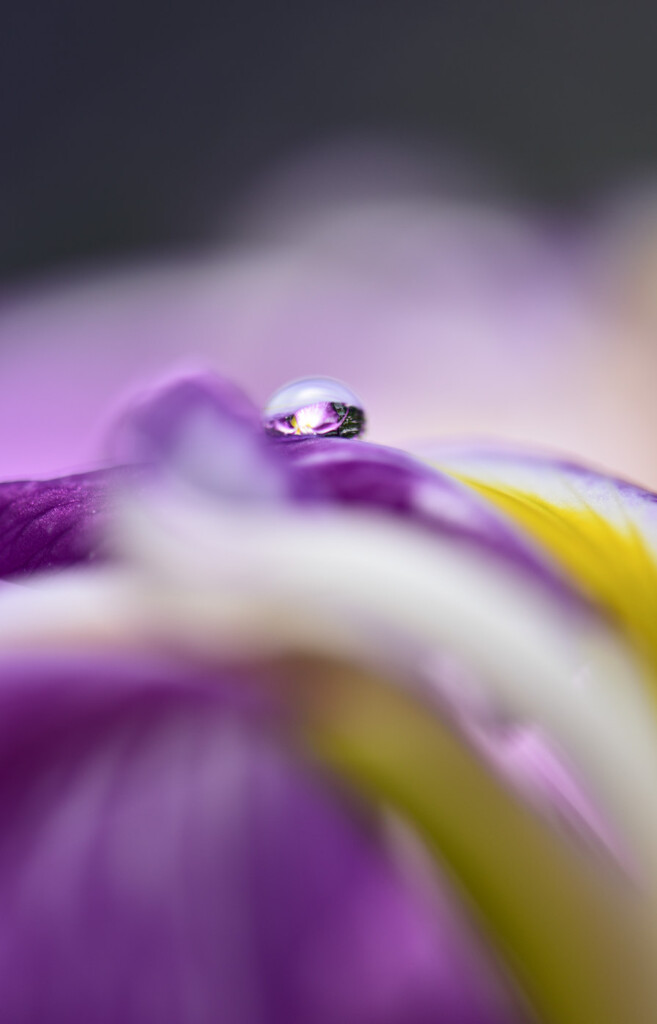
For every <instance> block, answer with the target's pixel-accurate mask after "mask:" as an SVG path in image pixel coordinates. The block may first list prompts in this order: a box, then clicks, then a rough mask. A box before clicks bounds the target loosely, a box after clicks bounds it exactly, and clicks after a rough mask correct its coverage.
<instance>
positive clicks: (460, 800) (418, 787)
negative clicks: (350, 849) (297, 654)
mask: <svg viewBox="0 0 657 1024" xmlns="http://www.w3.org/2000/svg"><path fill="white" fill-rule="evenodd" d="M295 673H297V674H299V673H300V674H301V676H302V679H301V680H300V682H299V685H298V687H297V689H298V692H299V700H300V702H301V706H302V707H303V708H304V710H305V719H304V726H305V730H306V739H307V741H308V742H309V743H310V746H311V749H312V751H313V753H314V754H315V756H319V757H320V758H321V759H322V760H323V761H324V762H325V763H327V764H328V765H329V766H330V767H331V768H332V769H333V770H334V771H335V770H337V771H338V772H339V773H341V774H343V775H344V776H345V777H346V778H347V779H348V780H350V781H351V782H352V783H353V784H355V785H356V787H357V788H358V789H360V790H361V791H362V792H363V793H364V794H365V795H367V796H368V797H369V798H374V799H375V800H377V801H378V802H382V803H384V804H385V805H386V806H388V807H391V808H393V809H394V810H396V811H397V812H398V813H399V814H401V815H402V816H403V817H404V818H405V820H407V821H409V822H410V823H411V824H412V825H413V826H414V828H415V829H416V831H417V832H418V834H419V835H420V837H421V838H422V839H423V840H424V842H425V843H426V845H427V847H428V849H429V850H430V851H431V852H432V854H433V855H434V857H435V858H436V860H437V861H439V862H440V863H441V865H443V866H444V867H446V868H447V869H448V871H449V872H450V873H451V874H452V876H453V879H454V881H455V882H456V884H457V886H458V888H460V890H461V892H462V893H463V894H464V895H465V897H466V899H467V901H468V902H469V903H470V904H471V906H472V909H473V912H474V914H475V917H477V918H478V919H479V920H480V922H481V923H482V925H483V928H484V930H485V931H487V932H488V935H489V937H490V938H491V939H493V942H494V944H495V946H496V948H497V949H498V950H499V951H500V952H501V953H502V954H503V955H504V957H505V958H506V961H507V963H508V965H509V967H510V968H511V970H512V972H513V974H514V975H515V977H516V978H517V980H518V981H519V983H520V985H521V987H522V989H523V990H524V991H525V993H526V995H527V996H528V997H529V999H530V1002H531V1003H532V1004H533V1005H534V1007H535V1009H536V1010H537V1011H538V1014H539V1019H540V1020H542V1021H545V1022H550V1024H585V1022H587V1024H588V1022H589V1021H591V1022H593V1021H595V1024H628V1022H630V1021H631V1022H632V1024H648V1022H649V1021H651V1020H653V1013H654V1006H655V1001H654V993H651V991H650V986H651V984H652V983H651V982H650V981H649V975H650V966H649V964H648V963H647V961H648V953H647V950H648V944H647V941H646V938H645V935H644V933H643V922H642V921H641V919H640V909H639V906H637V904H638V903H639V901H638V900H635V899H634V897H635V896H636V895H637V894H632V893H629V892H628V891H627V890H626V889H625V888H624V887H623V885H621V884H620V880H619V879H615V878H614V877H613V875H612V873H611V872H605V871H603V870H602V869H601V865H599V864H595V863H592V862H591V861H590V859H588V858H587V857H585V856H584V855H583V854H582V852H581V851H580V850H579V849H578V848H575V847H574V846H572V845H570V844H569V843H567V842H566V841H565V840H564V839H563V838H562V837H560V836H558V835H557V834H556V833H554V832H553V831H552V830H551V829H550V828H549V826H548V825H547V823H546V822H544V821H543V820H542V819H541V818H539V817H538V816H537V815H535V814H534V813H533V812H531V811H529V810H528V809H527V808H526V807H525V806H524V805H522V804H521V803H520V802H519V800H518V799H517V798H516V797H514V796H513V795H512V794H511V793H510V792H509V791H508V790H507V789H506V788H505V787H504V786H503V785H502V784H501V783H500V782H499V781H498V780H497V779H495V778H494V777H493V776H492V775H491V774H490V772H489V771H487V769H486V768H485V767H484V766H483V764H481V763H480V762H479V761H478V759H477V758H476V756H475V755H474V754H473V753H472V752H471V751H470V750H469V749H468V748H467V746H466V745H465V744H464V743H463V742H462V741H461V740H460V739H459V738H458V736H456V735H455V734H454V733H453V732H452V731H451V730H450V729H449V728H448V727H447V726H446V725H445V724H444V723H442V722H441V721H440V720H439V719H438V718H436V717H435V716H434V715H432V714H430V713H428V712H427V711H426V710H425V709H423V708H422V706H421V705H420V704H419V703H417V702H416V701H415V700H412V699H411V698H409V696H408V694H407V693H404V692H402V691H400V690H399V689H395V688H394V687H393V686H390V685H388V684H386V683H384V682H382V681H381V680H380V679H377V678H375V677H372V676H365V675H364V674H363V673H362V672H359V671H355V670H350V669H348V668H344V667H336V666H326V665H325V666H323V667H322V666H318V665H316V664H313V665H310V666H307V667H306V670H305V671H303V670H302V669H300V668H299V666H297V667H296V668H295V667H294V666H292V669H291V674H292V675H294V674H295ZM288 678H289V677H288ZM309 681H311V683H310V682H309ZM297 706H298V705H297Z"/></svg>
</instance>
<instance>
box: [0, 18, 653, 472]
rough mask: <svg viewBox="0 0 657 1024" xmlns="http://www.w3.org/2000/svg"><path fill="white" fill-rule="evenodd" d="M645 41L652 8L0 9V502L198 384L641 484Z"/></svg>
mask: <svg viewBox="0 0 657 1024" xmlns="http://www.w3.org/2000/svg"><path fill="white" fill-rule="evenodd" d="M656 39H657V7H656V6H655V5H654V4H651V3H648V2H647V0H646V2H637V0H634V2H632V3H629V4H628V3H622V2H620V0H597V2H593V0H588V2H585V0H570V2H569V3H563V4H562V3H556V4H551V5H538V4H528V3H523V2H520V0H517V2H505V0H500V2H498V3H495V4H491V3H489V2H484V0H470V2H466V3H463V2H461V3H456V2H451V0H445V2H441V3H437V2H429V0H427V2H420V0H376V2H364V0H348V2H340V0H336V2H333V3H324V4H312V5H309V4H307V3H304V4H301V3H295V2H291V3H289V4H285V5H276V4H271V3H265V2H264V0H257V2H254V0H241V2H240V3H230V2H224V3H217V2H214V3H210V2H205V3H201V2H199V0H188V2H186V3H183V2H182V0H174V2H171V3H168V4H162V3H155V2H145V0H132V2H130V3H128V2H127V0H116V2H114V3H113V4H111V5H99V4H89V3H88V2H86V3H83V2H82V0H59V2H58V3H56V4H53V3H51V2H46V0H36V2H30V0H27V2H25V3H21V4H18V3H14V4H12V5H10V6H9V7H8V8H7V9H6V10H5V11H4V18H3V30H2V33H1V34H0V97H1V99H0V139H1V140H2V143H1V150H0V151H1V153H2V159H1V160H0V383H1V385H2V401H1V402H0V436H1V437H2V444H1V445H0V475H1V476H4V477H7V476H17V475H18V476H20V475H29V474H35V475H47V474H48V473H54V472H60V471H64V470H69V469H71V470H72V469H76V468H83V467H84V466H86V465H90V464H92V463H93V460H94V458H95V453H96V452H97V450H98V438H99V436H100V433H101V432H102V427H103V423H104V421H105V419H106V417H107V416H108V415H110V413H111V409H112V407H113V405H114V404H115V403H116V402H117V401H119V400H120V398H121V396H122V395H123V394H124V393H125V391H126V389H130V388H133V387H135V386H138V385H139V383H140V382H141V381H145V380H149V379H151V378H152V377H153V376H155V377H157V376H160V375H162V374H164V373H166V372H170V371H171V370H172V369H175V368H176V367H186V366H198V365H208V364H209V365H212V366H214V367H215V368H216V369H217V370H218V371H219V372H222V373H224V374H227V375H229V376H231V377H233V378H234V379H236V380H237V381H238V382H239V383H241V384H242V385H243V386H244V387H245V388H246V389H247V390H248V391H249V392H250V393H251V394H252V396H253V397H254V398H255V399H256V401H258V402H264V400H265V399H266V398H267V396H268V393H269V392H270V391H272V390H273V389H275V388H276V387H278V386H279V385H280V384H282V383H283V382H285V381H286V380H288V379H290V378H294V377H297V376H303V375H307V374H318V373H319V374H330V375H332V376H337V377H339V378H341V379H344V380H345V381H346V382H347V383H348V384H349V385H350V386H352V387H353V388H355V389H356V390H357V391H358V392H359V393H360V394H361V395H362V397H363V400H364V403H365V406H366V409H367V411H368V414H369V420H370V424H371V430H370V436H371V437H372V438H373V439H376V440H380V441H383V442H386V443H398V444H412V443H413V442H414V441H415V440H422V439H424V438H427V437H441V436H445V437H451V436H453V435H454V434H458V435H464V434H466V435H473V434H474V435H478V436H482V435H484V436H486V437H496V438H501V439H505V440H511V441H515V442H521V443H523V444H528V445H533V446H537V445H538V446H541V447H547V448H549V449H554V450H557V451H560V452H567V453H571V454H574V455H577V456H579V457H581V458H583V459H586V460H588V461H591V462H593V463H596V464H598V465H601V466H603V467H607V468H609V469H611V470H614V471H616V472H619V473H621V474H622V475H624V476H628V477H631V478H634V479H636V480H639V481H640V482H644V483H646V484H650V485H652V486H654V487H657V450H656V445H655V440H654V439H655V436H656V430H655V428H656V426H657V409H656V407H655V401H654V379H655V371H657V189H656V187H655V183H656V182H657V122H656V120H655V108H656V100H657V62H656V61H655V59H654V47H655V40H656Z"/></svg>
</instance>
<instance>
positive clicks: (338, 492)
mask: <svg viewBox="0 0 657 1024" xmlns="http://www.w3.org/2000/svg"><path fill="white" fill-rule="evenodd" d="M278 448H279V449H280V450H281V452H282V453H284V455H285V456H287V458H288V460H289V461H290V463H291V467H292V475H293V480H294V493H295V495H296V496H297V497H298V498H299V499H301V500H310V501H325V502H327V503H331V504H339V505H349V506H351V507H360V508H368V509H375V510H377V511H380V512H383V513H385V514H392V515H395V516H397V517H400V518H404V519H407V520H409V521H411V522H412V523H414V524H416V525H418V526H421V527H423V528H426V529H429V530H431V531H432V532H433V533H436V534H439V535H441V536H446V537H448V538H450V539H452V540H456V541H464V542H467V543H470V544H473V545H474V546H475V547H476V548H477V549H479V550H480V551H482V553H485V554H489V555H490V554H492V555H494V556H495V557H501V558H503V559H504V560H505V561H506V562H507V563H508V564H509V565H512V566H515V567H516V568H519V569H521V570H525V571H528V572H530V573H531V574H532V575H534V576H536V577H537V578H539V579H540V580H541V581H542V582H543V583H544V584H546V585H548V586H549V587H550V588H551V589H552V590H553V591H555V592H556V593H558V594H559V595H560V596H561V597H562V598H564V599H567V600H573V597H574V595H573V593H572V589H571V586H570V583H569V582H568V581H567V580H566V579H565V578H564V576H563V575H562V574H561V573H560V572H559V570H558V569H557V568H556V566H555V565H554V564H553V563H552V561H551V560H550V559H549V558H548V557H547V556H546V555H545V554H544V553H543V552H542V551H541V550H540V549H539V548H538V547H537V545H535V544H534V543H533V542H532V541H531V540H530V539H529V538H527V537H525V535H524V534H523V533H522V532H521V531H520V530H519V529H518V528H517V527H516V526H515V525H513V524H511V523H510V522H509V521H508V520H507V519H506V517H505V516H503V515H501V514H500V513H498V512H497V511H496V510H495V509H494V508H493V507H492V506H490V505H489V504H488V503H487V502H486V501H485V500H484V499H483V498H480V497H478V496H477V495H476V494H474V493H473V491H472V490H471V489H470V488H468V487H467V486H465V485H464V484H461V483H459V481H458V480H455V479H454V478H453V477H450V476H449V475H448V474H446V473H441V472H440V471H439V470H437V469H434V468H432V467H431V466H429V465H427V464H426V463H423V462H421V461H420V460H418V459H416V458H414V457H413V456H410V455H407V454H406V453H405V452H402V451H398V450H396V449H394V448H388V447H384V446H381V445H374V444H370V443H368V442H364V441H357V440H348V441H345V440H342V439H340V438H331V439H324V438H319V437H315V438H307V439H305V438H304V439H300V440H298V441H296V442H294V443H289V444H288V443H280V444H279V445H278Z"/></svg>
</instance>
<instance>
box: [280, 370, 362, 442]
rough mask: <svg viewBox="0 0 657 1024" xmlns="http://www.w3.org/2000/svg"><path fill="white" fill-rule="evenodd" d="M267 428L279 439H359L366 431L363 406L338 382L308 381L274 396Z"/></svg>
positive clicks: (315, 379)
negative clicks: (318, 436)
mask: <svg viewBox="0 0 657 1024" xmlns="http://www.w3.org/2000/svg"><path fill="white" fill-rule="evenodd" d="M262 419H263V424H264V427H265V430H266V431H267V433H268V434H272V435H273V436H275V437H288V438H298V437H307V436H308V435H321V436H322V437H358V436H359V434H362V433H363V431H364V429H365V413H364V411H363V403H362V402H361V400H360V399H359V398H358V396H357V395H355V394H354V393H353V391H351V390H350V389H349V388H348V387H346V386H345V385H344V384H341V383H340V381H338V380H332V379H331V378H330V377H305V378H304V379H303V380H295V381H292V383H291V384H286V385H285V386H284V387H282V388H279V389H278V391H276V392H274V394H273V395H272V396H271V398H270V399H269V401H268V402H267V404H266V406H265V408H264V411H263V414H262Z"/></svg>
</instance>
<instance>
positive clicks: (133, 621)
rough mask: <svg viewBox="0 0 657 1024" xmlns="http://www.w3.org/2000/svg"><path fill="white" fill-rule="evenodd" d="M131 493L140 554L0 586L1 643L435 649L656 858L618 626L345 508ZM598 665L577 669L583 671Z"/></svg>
mask: <svg viewBox="0 0 657 1024" xmlns="http://www.w3.org/2000/svg"><path fill="white" fill-rule="evenodd" d="M279 509H280V510H275V506H273V505H268V506H266V507H263V506H257V505H254V506H251V507H246V508H245V507H242V508H239V509H237V508H236V507H235V506H232V505H229V504H227V505H221V504H219V503H216V502H213V503H210V502H208V503H207V504H206V505H203V504H201V503H200V502H195V503H194V504H193V505H192V504H189V503H187V502H185V501H183V500H182V499H180V500H179V499H175V498H173V496H172V495H171V494H169V495H168V496H167V498H166V500H157V499H152V500H148V499H146V498H145V497H144V496H142V497H140V498H139V499H130V500H128V501H127V502H126V504H125V506H124V509H123V514H122V518H121V519H120V522H121V530H120V534H119V541H120V544H121V546H122V549H123V551H124V553H125V555H126V556H127V560H128V565H129V566H131V568H128V569H124V570H97V571H96V572H94V573H89V572H85V573H70V574H65V575H62V576H60V577H58V578H56V579H54V578H51V579H49V580H43V581H42V582H40V583H39V582H37V583H36V584H34V585H33V586H32V587H31V588H24V589H23V590H22V592H21V593H20V595H18V596H17V595H16V594H15V593H14V591H12V592H11V593H10V592H7V593H5V594H0V650H3V649H5V650H6V649H10V648H16V647H21V646H23V647H24V646H26V645H31V646H33V645H34V644H35V643H41V644H48V643H51V642H53V641H54V642H58V643H60V644H62V643H63V644H66V643H67V642H72V643H79V642H80V641H82V640H83V638H85V637H86V641H87V642H91V643H94V644H101V645H107V644H108V643H111V644H116V643H122V644H124V645H128V646H133V645H135V644H139V643H141V644H157V645H166V647H168V648H169V649H171V648H173V649H178V650H179V651H183V652H184V651H188V652H189V653H192V654H194V655H197V656H198V655H203V656H208V655H209V656H216V657H224V658H225V657H226V656H227V655H228V656H233V655H237V656H247V657H251V656H253V655H256V654H268V653H275V652H277V651H281V650H287V649H289V648H295V649H302V650H308V651H311V652H318V653H324V654H328V655H333V656H335V655H338V656H340V655H342V656H345V657H348V658H353V659H356V660H357V661H360V662H363V663H366V664H371V665H374V667H380V666H382V665H383V666H386V667H387V668H388V669H390V668H392V669H393V671H394V670H395V668H399V669H400V670H403V669H406V671H407V670H408V657H409V652H410V653H411V654H412V656H413V657H417V658H418V660H419V659H422V658H425V657H430V655H431V653H432V652H435V651H436V650H437V649H441V650H443V651H446V652H448V653H449V654H450V655H454V656H455V657H457V658H459V659H461V660H462V661H464V662H465V663H466V664H468V665H470V666H472V667H473V668H474V670H475V671H476V673H477V675H478V677H479V678H480V679H481V680H482V681H483V684H484V685H485V686H486V687H487V688H488V689H489V691H490V693H491V695H493V696H494V698H495V700H496V701H497V702H499V703H500V704H501V705H502V706H503V707H504V708H505V709H507V710H508V711H509V713H510V714H512V715H515V716H517V717H519V718H521V719H525V720H530V721H533V722H535V723H537V724H538V725H540V726H542V727H544V728H545V729H546V731H547V732H548V734H549V735H551V736H552V737H554V739H555V740H556V741H557V743H559V744H560V745H561V746H562V747H563V749H564V751H565V753H566V755H567V756H568V757H569V758H570V759H571V760H572V762H573V763H574V764H575V765H576V766H579V768H580V770H581V771H582V773H583V777H584V778H585V779H588V781H589V784H590V786H591V788H592V790H593V791H594V793H595V792H597V794H598V797H599V798H600V799H601V800H602V803H603V806H606V807H607V809H608V811H609V812H610V814H611V816H612V818H613V819H615V821H616V823H617V825H618V826H619V827H620V828H621V829H622V830H623V831H624V833H625V834H626V835H627V836H628V838H629V841H630V844H631V845H632V847H633V848H634V850H635V853H636V855H637V858H638V862H639V864H640V865H641V864H642V865H643V867H644V869H645V871H646V872H648V871H650V869H652V870H654V869H655V868H657V818H656V817H655V815H654V814H653V813H652V809H653V804H654V793H655V791H656V787H657V728H656V726H655V721H654V716H653V712H652V708H651V707H650V705H649V701H648V699H647V696H646V694H645V692H644V689H643V687H642V685H641V680H640V677H639V670H638V669H637V667H636V665H635V663H634V662H633V660H632V658H631V656H630V654H629V653H628V651H627V650H626V649H625V648H624V646H623V644H622V642H621V640H620V639H619V638H618V637H617V636H615V635H613V634H612V633H611V632H609V631H607V630H606V628H604V627H603V626H602V625H601V624H600V623H598V622H597V621H595V620H593V619H592V618H589V617H588V616H587V615H585V614H582V615H581V616H580V615H577V614H575V615H574V614H573V612H572V609H570V610H569V611H567V610H565V609H563V608H562V607H560V606H559V605H558V603H557V602H555V600H554V599H553V598H552V597H551V596H550V595H548V594H547V593H546V592H545V591H544V590H543V589H542V588H540V587H539V586H534V585H532V584H530V583H529V582H528V581H527V580H526V579H525V578H520V577H516V576H515V574H513V573H512V572H510V571H509V570H504V569H503V568H502V567H501V566H500V565H498V564H497V563H495V564H492V563H490V562H488V561H486V560H484V559H482V557H481V556H480V555H475V554H474V553H472V552H468V551H466V550H465V549H464V548H462V547H458V548H457V547H456V546H455V545H453V544H450V543H449V542H448V541H441V540H439V539H436V538H429V537H426V536H424V535H420V534H419V533H417V531H414V530H413V529H412V528H409V527H407V526H406V525H404V524H399V523H392V522H390V521H386V520H384V519H383V518H379V517H376V516H372V515H365V514H354V513H353V512H347V511H343V510H330V511H323V512H321V513H311V512H309V511H308V510H300V509H295V508H290V507H283V506H281V507H279ZM583 664H587V665H589V666H590V671H589V672H588V673H587V674H586V680H585V681H584V682H582V673H581V672H580V671H579V670H580V669H581V666H582V665H583Z"/></svg>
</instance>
